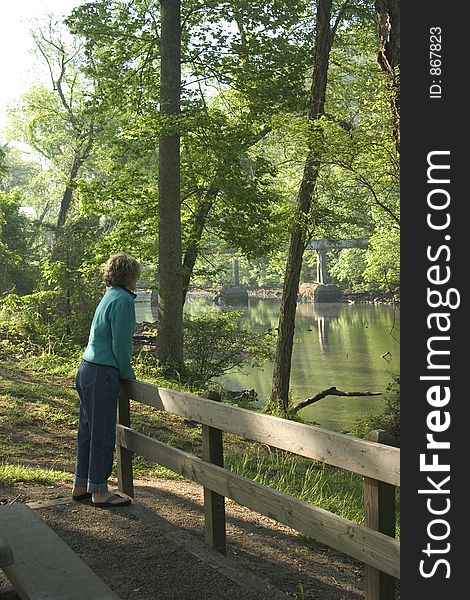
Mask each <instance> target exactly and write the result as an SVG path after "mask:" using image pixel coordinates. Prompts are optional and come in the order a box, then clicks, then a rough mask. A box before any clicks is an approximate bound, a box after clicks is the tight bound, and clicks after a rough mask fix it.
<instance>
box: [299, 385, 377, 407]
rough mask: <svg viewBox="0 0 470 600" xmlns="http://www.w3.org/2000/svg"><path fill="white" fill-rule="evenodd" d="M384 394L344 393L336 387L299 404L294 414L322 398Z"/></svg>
mask: <svg viewBox="0 0 470 600" xmlns="http://www.w3.org/2000/svg"><path fill="white" fill-rule="evenodd" d="M381 395H382V392H342V391H341V390H337V389H336V388H335V387H330V388H328V389H327V390H323V392H319V393H318V394H315V396H313V397H312V398H307V400H302V402H297V404H294V406H293V407H292V409H291V410H292V411H293V412H297V411H298V410H300V409H301V408H305V407H306V406H309V405H310V404H314V403H315V402H318V401H319V400H321V399H322V398H325V397H326V396H381Z"/></svg>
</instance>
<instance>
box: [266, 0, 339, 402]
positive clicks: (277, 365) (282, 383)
mask: <svg viewBox="0 0 470 600" xmlns="http://www.w3.org/2000/svg"><path fill="white" fill-rule="evenodd" d="M331 5H332V0H319V2H318V4H317V14H316V37H315V49H314V56H313V76H312V85H311V90H310V101H309V108H308V121H309V122H310V123H311V124H312V128H311V130H312V137H311V141H310V144H309V146H310V147H309V151H308V155H307V158H306V161H305V165H304V171H303V177H302V181H301V183H300V187H299V190H298V194H297V204H296V219H295V222H294V225H293V228H292V231H291V236H290V243H289V253H288V258H287V264H286V272H285V277H284V286H283V291H282V298H281V307H280V316H279V327H278V339H277V347H276V358H275V362H274V370H273V382H272V390H271V399H270V405H271V406H272V407H276V408H278V409H280V410H281V411H286V410H287V407H288V404H289V384H290V372H291V360H292V348H293V343H294V329H295V312H296V308H297V295H298V290H299V281H300V271H301V268H302V258H303V254H304V250H305V243H306V239H305V237H306V231H307V227H306V224H307V222H308V219H309V214H310V211H311V208H312V197H313V192H314V190H315V184H316V181H317V179H318V175H319V171H320V165H321V157H322V146H323V135H322V129H321V125H320V123H319V119H320V117H321V116H322V115H323V114H324V108H325V98H326V84H327V75H328V64H329V56H330V50H331V44H332V39H333V28H332V26H331ZM338 19H339V17H338ZM337 23H338V21H337Z"/></svg>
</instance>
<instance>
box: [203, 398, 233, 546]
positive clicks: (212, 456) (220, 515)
mask: <svg viewBox="0 0 470 600" xmlns="http://www.w3.org/2000/svg"><path fill="white" fill-rule="evenodd" d="M207 397H208V398H209V399H210V400H213V401H214V402H220V400H221V399H220V395H219V394H217V393H214V394H211V392H209V393H208V394H207ZM202 458H203V459H204V460H205V461H207V462H210V463H212V464H214V465H217V466H219V467H223V466H224V449H223V441H222V431H221V430H220V429H214V427H210V426H208V425H203V426H202ZM204 522H205V539H206V544H207V545H208V546H209V548H213V549H214V550H217V551H218V552H220V553H221V554H224V555H225V554H226V552H227V549H226V535H225V497H224V496H221V495H220V494H217V493H216V492H213V491H212V490H210V489H209V488H206V487H204Z"/></svg>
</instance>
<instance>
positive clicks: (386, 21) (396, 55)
mask: <svg viewBox="0 0 470 600" xmlns="http://www.w3.org/2000/svg"><path fill="white" fill-rule="evenodd" d="M375 12H376V18H377V29H378V37H379V55H378V61H379V64H380V66H381V68H382V70H383V71H384V73H385V76H386V78H387V85H388V93H389V99H390V106H391V109H392V118H393V134H394V137H395V146H396V149H397V152H400V0H376V2H375Z"/></svg>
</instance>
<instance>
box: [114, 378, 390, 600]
mask: <svg viewBox="0 0 470 600" xmlns="http://www.w3.org/2000/svg"><path fill="white" fill-rule="evenodd" d="M130 399H132V400H134V401H137V402H141V403H143V404H146V405H148V406H151V407H154V408H156V409H158V410H161V411H166V412H169V413H172V414H174V415H177V416H180V417H183V418H185V419H187V420H189V421H196V422H198V423H200V424H202V426H203V432H202V435H203V450H204V452H203V457H204V458H203V459H201V458H198V457H197V456H194V455H192V454H189V453H187V452H184V451H182V450H179V449H177V448H174V447H172V446H170V445H168V444H164V443H162V442H160V441H158V440H155V439H153V438H150V437H149V436H146V435H144V434H142V433H139V432H137V431H134V430H132V429H131V427H130V402H129V400H130ZM223 431H226V432H229V433H233V434H235V435H239V436H241V437H243V438H246V439H249V440H253V441H256V442H260V443H262V444H267V445H269V446H272V447H275V448H279V449H281V450H286V451H288V452H291V453H294V454H297V455H300V456H303V457H306V458H310V459H312V460H317V461H321V462H324V463H327V464H329V465H332V466H335V467H338V468H341V469H345V470H348V471H352V472H354V473H357V474H359V475H362V476H363V477H364V481H365V486H366V489H367V490H368V491H367V494H366V497H367V500H366V525H369V526H366V525H360V524H357V523H354V522H353V521H350V520H348V519H345V518H343V517H340V516H338V515H335V514H334V513H331V512H329V511H327V510H324V509H321V508H319V507H317V506H314V505H312V504H310V503H308V502H304V501H302V500H299V499H297V498H294V497H292V496H289V495H287V494H284V493H282V492H279V491H277V490H275V489H272V488H270V487H266V486H264V485H262V484H259V483H256V482H254V481H252V480H250V479H247V478H245V477H242V476H241V475H238V474H236V473H233V472H231V471H229V470H227V469H224V468H223V446H222V437H221V436H222V432H223ZM376 439H377V438H376ZM116 442H117V455H118V478H119V488H120V489H121V490H122V491H124V492H126V493H128V494H129V495H133V475H132V456H133V454H134V453H135V454H138V455H140V456H143V457H145V458H148V459H150V460H154V461H155V462H157V463H158V464H160V465H162V466H164V467H166V468H168V469H170V470H172V471H174V472H176V473H179V474H180V475H182V476H183V477H185V478H187V479H190V480H192V481H194V482H196V483H198V484H200V485H202V486H204V510H205V516H206V541H207V542H208V543H209V545H211V546H212V547H213V548H215V549H217V550H219V551H220V552H223V553H224V552H225V512H224V509H223V501H224V498H225V497H227V498H231V499H232V500H235V501H236V502H238V503H239V504H242V505H243V506H246V507H248V508H250V509H251V510H254V511H256V512H258V513H260V514H263V515H266V516H268V517H270V518H272V519H275V520H276V521H278V522H280V523H283V524H284V525H287V526H288V527H290V528H292V529H294V530H296V531H299V532H300V533H303V534H305V535H308V536H309V537H311V538H313V539H315V540H317V541H318V542H320V543H323V544H326V545H328V546H330V547H331V548H335V549H336V550H339V551H340V552H343V553H345V554H347V555H349V556H351V557H353V558H355V559H357V560H359V561H361V562H363V563H365V565H366V578H367V586H366V593H367V595H366V597H367V598H368V600H385V599H388V598H393V597H394V596H393V595H392V594H394V592H393V580H392V579H390V581H389V580H387V579H386V578H387V577H389V576H390V578H396V579H399V577H400V543H399V541H398V540H396V539H395V537H393V535H394V533H393V530H394V527H393V523H392V524H390V518H391V520H392V521H393V520H394V516H393V515H394V503H393V497H394V492H393V490H394V486H399V485H400V450H399V449H398V448H395V447H393V446H388V445H384V444H383V443H378V442H375V441H370V440H361V439H358V438H354V437H351V436H347V435H343V434H339V433H335V432H332V431H327V430H325V429H321V428H320V427H316V426H313V425H304V424H302V423H296V422H294V421H289V420H287V419H281V418H279V417H273V416H270V415H265V414H262V413H259V412H255V411H251V410H246V409H243V408H239V407H237V406H232V405H227V404H222V403H220V402H215V401H213V400H208V399H205V398H200V397H199V396H194V395H192V394H186V393H182V392H178V391H176V390H170V389H166V388H161V387H157V386H155V385H152V384H149V383H145V382H141V381H136V380H128V381H125V382H122V385H121V396H120V400H119V412H118V425H117V429H116ZM383 486H385V488H384V489H385V492H386V495H387V494H388V500H387V501H386V502H384V503H383V507H382V508H381V507H380V506H379V505H380V504H381V503H382V500H379V501H377V499H378V498H382V497H384V498H385V496H384V495H383V489H382V488H383ZM376 488H377V489H378V490H379V491H380V494H377V493H376V491H375V490H376ZM385 506H386V507H387V513H388V516H389V517H390V518H389V519H388V521H389V524H388V525H387V526H386V527H382V526H381V525H380V523H381V522H382V516H383V513H382V510H383V508H384V507H385ZM371 507H372V508H371ZM379 517H380V518H379ZM377 529H381V531H378V530H377ZM208 532H209V534H208Z"/></svg>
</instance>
